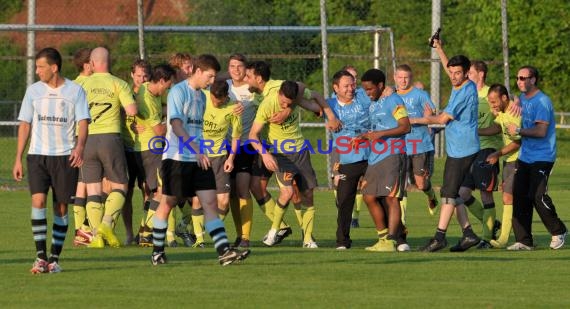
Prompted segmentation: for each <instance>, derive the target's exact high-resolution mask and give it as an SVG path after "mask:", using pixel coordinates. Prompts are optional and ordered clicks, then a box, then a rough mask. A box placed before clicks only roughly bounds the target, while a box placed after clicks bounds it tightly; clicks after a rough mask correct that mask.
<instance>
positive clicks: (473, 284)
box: [0, 131, 570, 308]
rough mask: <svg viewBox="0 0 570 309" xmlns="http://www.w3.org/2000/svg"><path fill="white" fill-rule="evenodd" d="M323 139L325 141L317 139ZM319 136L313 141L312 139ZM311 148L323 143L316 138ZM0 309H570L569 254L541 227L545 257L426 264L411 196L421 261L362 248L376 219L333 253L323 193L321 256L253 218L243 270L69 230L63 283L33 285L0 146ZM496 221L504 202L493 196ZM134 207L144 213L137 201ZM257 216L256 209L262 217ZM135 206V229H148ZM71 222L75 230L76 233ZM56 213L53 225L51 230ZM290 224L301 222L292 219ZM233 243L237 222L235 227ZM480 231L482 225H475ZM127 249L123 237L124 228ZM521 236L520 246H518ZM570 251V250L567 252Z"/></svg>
mask: <svg viewBox="0 0 570 309" xmlns="http://www.w3.org/2000/svg"><path fill="white" fill-rule="evenodd" d="M565 132H566V131H564V132H563V133H562V134H559V144H558V145H559V160H558V161H557V163H556V165H555V168H554V173H553V175H552V176H551V179H550V185H549V189H550V193H551V196H552V198H553V200H554V202H555V204H556V206H557V209H558V212H559V214H560V216H561V218H562V219H563V220H565V221H566V223H567V224H569V225H570V220H569V219H570V209H569V208H568V207H567V206H566V205H565V202H566V201H568V200H570V191H568V188H569V187H570V164H569V163H570V155H569V154H570V151H569V150H570V145H569V144H570V143H568V139H570V138H568V137H567V135H566V133H565ZM315 136H316V134H315ZM311 137H313V136H311ZM313 138H314V137H313ZM0 149H1V150H0V151H2V152H9V153H10V155H9V156H6V155H5V153H2V155H0V157H1V160H0V167H1V168H0V180H1V182H0V185H1V187H0V197H2V201H3V203H2V204H3V205H4V209H3V214H2V216H0V227H1V229H0V232H1V233H0V244H2V249H0V265H1V269H2V275H3V277H4V280H2V281H1V282H0V290H1V291H2V294H1V295H2V296H3V297H0V308H31V307H39V306H45V307H48V308H55V307H58V308H59V307H61V308H77V307H86V308H116V307H125V308H134V307H142V308H146V307H151V306H153V307H154V306H160V307H165V308H177V307H181V306H184V305H187V306H190V307H205V308H211V307H222V308H226V307H236V306H237V307H240V308H242V307H243V308H269V307H271V308H296V307H308V308H353V307H363V308H384V307H385V308H410V307H418V308H424V307H430V308H455V307H459V306H461V307H464V308H569V307H570V299H569V298H568V297H567V295H568V294H567V293H568V292H567V286H568V285H569V284H570V267H569V265H570V264H569V261H570V249H568V248H563V249H561V250H558V251H552V250H550V249H549V248H548V244H549V241H550V235H549V234H548V233H547V232H546V230H545V228H544V226H543V225H542V223H541V222H540V219H539V218H538V216H536V215H535V218H534V235H535V238H536V244H537V245H538V247H537V250H536V251H534V252H507V251H503V250H487V251H477V250H474V249H472V250H470V251H468V252H465V253H450V252H448V251H447V250H444V251H443V252H438V253H432V254H427V253H420V252H417V248H418V247H420V246H421V245H423V244H425V242H426V241H427V240H428V239H429V238H431V237H432V235H433V232H434V229H435V226H436V223H437V216H434V217H431V216H429V215H428V212H427V210H426V206H425V198H424V197H423V195H422V194H421V193H417V192H411V193H410V194H409V203H408V205H409V206H408V218H407V221H408V228H409V230H410V234H409V242H410V245H411V247H412V250H413V251H412V252H408V253H394V254H391V253H390V254H378V253H371V252H366V251H365V250H364V247H366V246H368V245H371V244H373V243H374V242H375V241H376V239H375V238H376V237H375V231H374V228H373V225H372V222H371V220H370V218H369V215H368V213H367V211H366V210H365V209H364V210H363V211H362V213H361V228H359V229H353V231H352V238H353V240H354V244H353V245H354V247H353V249H350V250H347V251H341V252H339V251H336V250H335V249H334V244H335V243H334V240H335V236H334V235H335V228H336V209H335V207H334V200H333V195H332V193H331V192H329V191H320V192H317V193H316V194H315V200H316V206H317V214H316V223H315V224H316V226H315V237H316V238H317V241H318V243H319V246H320V248H319V249H316V250H308V249H303V248H301V240H300V232H299V229H298V228H297V226H296V224H293V226H294V227H295V228H294V234H293V235H292V236H291V237H289V238H287V239H286V240H285V241H284V242H283V243H282V244H281V245H279V247H275V248H266V247H264V246H263V245H262V243H261V241H260V239H261V238H262V236H263V235H264V234H265V233H266V231H267V230H268V228H269V223H268V222H267V220H266V219H265V217H264V216H263V215H262V214H261V212H260V211H259V210H257V209H256V210H255V212H254V229H253V236H252V239H253V248H252V251H253V252H252V254H251V256H250V257H249V258H248V259H247V260H246V261H245V262H243V263H241V264H239V265H230V266H228V267H220V266H219V265H218V263H217V258H216V253H215V251H214V249H213V248H212V245H211V244H210V245H209V246H208V247H207V248H206V249H191V248H184V247H179V248H167V255H168V257H169V260H170V262H169V264H167V265H163V266H161V267H152V266H151V265H150V261H149V256H150V251H151V250H150V249H148V248H145V249H143V248H137V247H125V248H120V249H104V250H96V249H87V248H75V247H73V246H72V245H71V243H72V237H73V236H72V235H73V232H72V230H71V229H72V228H71V229H70V231H69V232H68V237H67V240H66V245H65V248H64V251H63V254H62V259H61V265H62V267H63V268H64V272H63V273H61V274H56V275H41V276H32V275H31V274H30V273H29V269H30V267H31V264H32V262H33V259H34V251H35V248H34V244H33V240H32V235H31V230H30V222H29V218H30V206H29V205H30V198H29V194H28V192H27V191H26V190H25V186H22V185H16V184H15V183H14V182H13V181H11V180H10V176H9V175H10V171H11V164H12V160H13V150H12V149H13V140H12V139H0ZM312 161H313V165H314V166H315V169H316V170H317V173H318V175H319V177H320V178H319V182H320V183H321V184H326V174H325V173H324V171H325V169H326V158H325V157H324V156H314V157H313V160H312ZM442 166H443V161H442V160H441V159H438V160H437V161H436V172H435V175H434V177H433V181H434V186H435V187H436V188H438V187H439V186H440V185H441V179H442V170H441V169H442ZM495 200H496V201H497V205H498V206H497V207H498V210H497V212H498V216H499V217H500V214H501V213H502V206H501V202H500V201H501V198H500V194H499V193H496V194H495ZM135 205H140V197H139V195H138V193H137V194H136V197H135ZM256 208H257V207H256ZM140 213H141V210H140V207H136V206H135V220H134V221H135V222H137V221H138V219H139V218H140ZM72 216H73V215H72V212H70V223H71V225H70V226H72V225H73V223H72V222H73V217H72ZM51 218H52V217H51V214H50V216H49V218H48V222H50V224H51V222H52V219H51ZM287 218H288V221H289V222H291V223H295V221H296V220H295V219H294V215H293V214H292V211H289V212H288V214H287ZM226 224H227V227H228V234H229V236H230V239H233V238H234V237H235V232H234V230H233V223H232V220H231V219H228V220H227V221H226ZM473 226H474V230H475V231H476V232H477V233H480V231H481V225H480V224H479V223H478V222H473ZM118 235H119V237H120V238H121V239H124V228H123V226H122V224H119V226H118ZM448 237H449V241H450V243H451V245H453V244H454V243H455V242H456V241H457V240H458V238H459V237H460V231H459V227H458V226H457V224H456V223H455V222H453V223H452V224H451V226H450V227H449V230H448ZM512 238H513V236H512V235H511V241H512ZM567 247H568V245H567Z"/></svg>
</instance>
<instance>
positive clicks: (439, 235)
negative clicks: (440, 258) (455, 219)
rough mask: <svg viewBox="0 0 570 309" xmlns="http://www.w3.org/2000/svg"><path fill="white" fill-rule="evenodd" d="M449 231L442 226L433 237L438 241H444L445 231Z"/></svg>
mask: <svg viewBox="0 0 570 309" xmlns="http://www.w3.org/2000/svg"><path fill="white" fill-rule="evenodd" d="M446 232H447V230H442V229H440V228H437V229H435V235H434V237H433V238H435V239H436V240H437V241H443V240H444V239H445V233H446Z"/></svg>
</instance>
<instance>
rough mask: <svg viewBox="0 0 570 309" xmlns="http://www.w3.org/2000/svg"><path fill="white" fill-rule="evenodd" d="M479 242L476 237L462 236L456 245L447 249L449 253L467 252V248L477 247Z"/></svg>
mask: <svg viewBox="0 0 570 309" xmlns="http://www.w3.org/2000/svg"><path fill="white" fill-rule="evenodd" d="M480 242H481V238H479V237H477V236H474V237H473V236H463V237H461V239H460V240H459V242H457V245H455V246H453V247H451V248H449V251H451V252H464V251H467V250H469V248H471V247H473V246H476V245H478V244H479V243H480Z"/></svg>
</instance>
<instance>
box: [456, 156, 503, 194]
mask: <svg viewBox="0 0 570 309" xmlns="http://www.w3.org/2000/svg"><path fill="white" fill-rule="evenodd" d="M495 151H496V149H494V148H485V149H481V150H479V152H477V156H476V157H475V161H473V166H472V167H471V170H470V173H469V174H467V175H466V176H465V178H464V179H463V183H462V184H461V186H462V187H467V188H469V189H471V190H474V189H478V190H481V191H486V192H492V191H497V187H498V182H499V181H498V175H499V163H498V162H497V163H495V164H489V163H487V161H486V160H487V157H488V156H489V155H490V154H492V153H493V152H495Z"/></svg>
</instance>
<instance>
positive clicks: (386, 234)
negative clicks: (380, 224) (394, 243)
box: [376, 228, 388, 239]
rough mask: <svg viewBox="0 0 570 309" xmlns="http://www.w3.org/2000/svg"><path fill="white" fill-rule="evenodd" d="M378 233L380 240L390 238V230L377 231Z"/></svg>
mask: <svg viewBox="0 0 570 309" xmlns="http://www.w3.org/2000/svg"><path fill="white" fill-rule="evenodd" d="M376 233H377V234H378V238H379V239H385V238H386V237H388V229H387V228H385V229H382V230H379V231H376Z"/></svg>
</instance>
